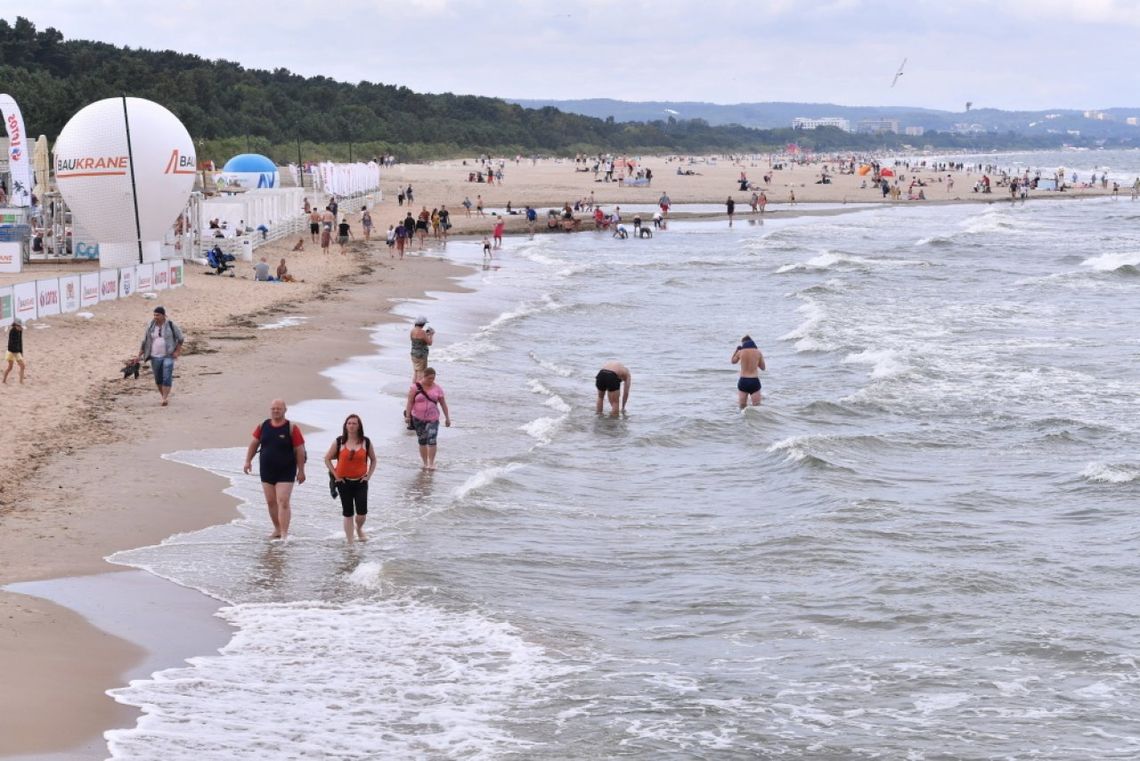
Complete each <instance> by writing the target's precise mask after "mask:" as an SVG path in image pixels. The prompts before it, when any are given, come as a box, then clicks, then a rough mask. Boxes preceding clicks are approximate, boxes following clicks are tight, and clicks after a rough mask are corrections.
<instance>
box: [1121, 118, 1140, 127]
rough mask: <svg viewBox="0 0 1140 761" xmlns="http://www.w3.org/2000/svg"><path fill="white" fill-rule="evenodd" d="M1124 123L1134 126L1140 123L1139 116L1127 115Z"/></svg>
mask: <svg viewBox="0 0 1140 761" xmlns="http://www.w3.org/2000/svg"><path fill="white" fill-rule="evenodd" d="M1124 123H1125V124H1131V125H1132V126H1133V127H1135V126H1137V125H1140V118H1137V117H1135V116H1129V117H1128V118H1127V119H1125V120H1124Z"/></svg>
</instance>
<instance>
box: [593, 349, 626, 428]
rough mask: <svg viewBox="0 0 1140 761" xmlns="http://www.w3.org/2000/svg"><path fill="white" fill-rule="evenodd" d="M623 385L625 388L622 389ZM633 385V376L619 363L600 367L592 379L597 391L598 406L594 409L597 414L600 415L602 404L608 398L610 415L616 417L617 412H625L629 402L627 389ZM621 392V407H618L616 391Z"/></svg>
mask: <svg viewBox="0 0 1140 761" xmlns="http://www.w3.org/2000/svg"><path fill="white" fill-rule="evenodd" d="M623 384H624V386H625V388H624V389H622V385H623ZM632 384H633V375H632V374H631V373H630V372H629V368H628V367H626V366H625V365H623V364H622V363H621V362H617V361H610V362H607V363H605V364H604V365H602V369H601V370H599V371H598V375H597V377H595V378H594V386H595V387H596V388H597V389H598V404H597V406H596V407H595V412H597V414H599V415H601V414H602V402H604V401H605V398H606V397H607V396H608V397H609V399H610V414H611V415H617V414H618V412H619V410H620V411H621V412H625V404H626V402H628V401H629V387H630V386H631V385H632ZM619 389H620V390H621V392H622V393H621V406H620V407H619V406H618V390H619Z"/></svg>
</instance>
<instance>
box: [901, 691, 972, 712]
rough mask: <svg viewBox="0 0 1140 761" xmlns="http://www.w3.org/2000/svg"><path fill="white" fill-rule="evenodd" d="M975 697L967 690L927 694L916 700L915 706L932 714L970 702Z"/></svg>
mask: <svg viewBox="0 0 1140 761" xmlns="http://www.w3.org/2000/svg"><path fill="white" fill-rule="evenodd" d="M973 699H974V697H973V696H972V695H970V694H969V693H966V692H945V693H941V694H937V695H927V696H925V697H921V698H919V699H918V700H916V701H914V707H915V708H917V709H918V711H919V713H923V714H931V713H934V712H936V711H947V710H950V709H951V708H957V707H958V706H960V705H962V704H963V703H968V702H970V701H971V700H973Z"/></svg>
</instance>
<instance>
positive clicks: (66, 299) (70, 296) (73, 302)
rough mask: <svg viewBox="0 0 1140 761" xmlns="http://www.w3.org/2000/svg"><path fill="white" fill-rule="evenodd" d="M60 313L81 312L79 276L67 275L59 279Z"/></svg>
mask: <svg viewBox="0 0 1140 761" xmlns="http://www.w3.org/2000/svg"><path fill="white" fill-rule="evenodd" d="M59 311H60V312H63V313H65V314H66V313H68V312H78V311H79V275H65V276H64V277H61V278H60V279H59Z"/></svg>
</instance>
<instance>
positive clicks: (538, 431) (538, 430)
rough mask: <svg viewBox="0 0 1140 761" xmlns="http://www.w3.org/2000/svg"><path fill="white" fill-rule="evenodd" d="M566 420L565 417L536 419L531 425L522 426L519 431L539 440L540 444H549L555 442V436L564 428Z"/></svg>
mask: <svg viewBox="0 0 1140 761" xmlns="http://www.w3.org/2000/svg"><path fill="white" fill-rule="evenodd" d="M565 419H566V416H565V415H563V416H561V417H540V418H535V419H534V420H531V421H530V422H529V423H524V424H522V425H520V426H519V430H520V431H522V432H524V433H525V434H527V435H528V436H531V437H533V438H535V439H537V440H538V442H539V443H540V444H549V443H550V442H552V441H554V436H555V434H557V433H558V429H559V428H561V427H562V421H563V420H565Z"/></svg>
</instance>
